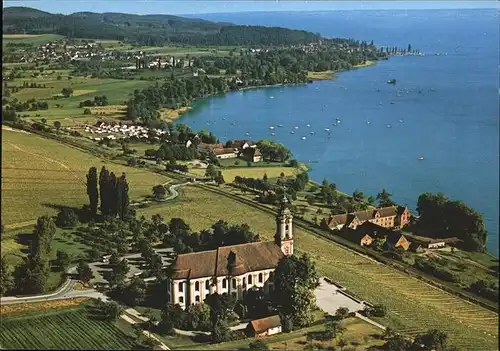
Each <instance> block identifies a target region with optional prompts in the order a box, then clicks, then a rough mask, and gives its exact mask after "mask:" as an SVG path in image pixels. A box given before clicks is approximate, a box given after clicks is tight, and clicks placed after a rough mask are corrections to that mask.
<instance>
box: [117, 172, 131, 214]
mask: <svg viewBox="0 0 500 351" xmlns="http://www.w3.org/2000/svg"><path fill="white" fill-rule="evenodd" d="M116 190H117V191H116V194H117V202H116V203H117V210H118V215H119V216H120V219H122V220H123V219H125V217H126V216H127V214H128V207H129V197H128V183H127V179H126V176H125V173H122V176H121V177H120V178H119V179H118V181H117V184H116Z"/></svg>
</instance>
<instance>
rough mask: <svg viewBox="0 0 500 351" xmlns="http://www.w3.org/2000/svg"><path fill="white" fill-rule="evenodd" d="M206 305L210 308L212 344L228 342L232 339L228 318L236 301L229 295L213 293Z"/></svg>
mask: <svg viewBox="0 0 500 351" xmlns="http://www.w3.org/2000/svg"><path fill="white" fill-rule="evenodd" d="M205 303H206V304H207V305H208V306H210V320H211V322H212V330H211V332H212V333H211V336H212V343H214V344H218V343H221V342H224V341H228V340H229V338H230V337H231V331H230V329H229V326H228V323H227V318H228V313H229V311H232V309H233V306H234V301H233V300H232V298H231V297H230V296H229V295H219V294H218V293H213V294H211V295H208V296H207V298H206V299H205Z"/></svg>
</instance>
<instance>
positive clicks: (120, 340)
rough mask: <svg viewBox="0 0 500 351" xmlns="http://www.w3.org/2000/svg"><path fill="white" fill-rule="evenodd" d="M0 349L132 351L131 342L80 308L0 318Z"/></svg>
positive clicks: (131, 340)
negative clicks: (0, 324)
mask: <svg viewBox="0 0 500 351" xmlns="http://www.w3.org/2000/svg"><path fill="white" fill-rule="evenodd" d="M0 345H2V348H6V349H14V350H23V349H24V350H26V349H28V350H34V349H46V350H49V349H62V350H72V349H73V350H75V349H80V350H85V349H87V350H117V349H122V350H123V349H124V350H132V348H133V347H134V345H135V343H134V338H133V336H131V335H128V334H125V333H124V332H123V331H122V330H120V329H119V328H118V326H117V325H116V323H113V322H108V321H102V320H96V319H93V318H91V317H90V316H89V315H88V312H87V311H85V310H84V309H83V308H78V309H66V310H62V311H57V312H53V313H46V314H42V315H35V316H32V315H30V316H26V317H22V316H20V317H4V316H2V328H1V331H0Z"/></svg>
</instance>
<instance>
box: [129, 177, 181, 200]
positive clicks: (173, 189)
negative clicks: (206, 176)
mask: <svg viewBox="0 0 500 351" xmlns="http://www.w3.org/2000/svg"><path fill="white" fill-rule="evenodd" d="M169 182H170V181H169ZM166 184H168V182H167V183H165V184H162V185H163V186H166ZM188 184H190V182H185V183H181V184H174V185H171V186H170V187H169V188H168V191H169V193H170V195H169V196H167V197H165V198H164V199H161V200H155V201H151V200H144V201H139V202H134V203H132V204H130V206H139V205H142V204H150V203H158V202H166V201H170V200H173V199H175V198H176V197H177V196H179V192H178V191H177V188H179V187H181V186H184V185H188Z"/></svg>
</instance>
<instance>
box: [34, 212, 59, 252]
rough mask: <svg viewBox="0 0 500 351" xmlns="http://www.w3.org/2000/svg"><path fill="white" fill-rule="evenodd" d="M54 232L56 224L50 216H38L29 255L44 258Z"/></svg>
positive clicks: (48, 250)
mask: <svg viewBox="0 0 500 351" xmlns="http://www.w3.org/2000/svg"><path fill="white" fill-rule="evenodd" d="M55 233H56V225H55V223H54V221H53V220H52V218H50V217H49V216H47V215H45V216H42V217H39V218H38V220H37V222H36V225H35V230H34V233H33V240H32V242H31V255H32V256H33V257H35V256H37V257H43V258H45V257H46V256H47V255H48V254H49V253H50V244H51V242H52V239H53V238H54V235H55Z"/></svg>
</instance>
